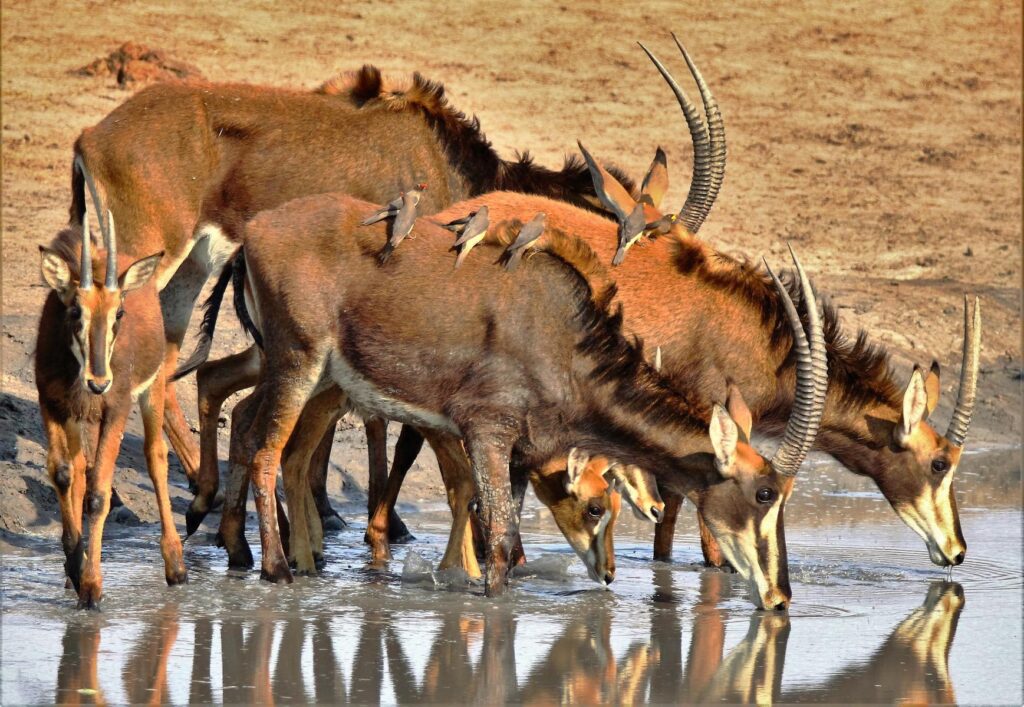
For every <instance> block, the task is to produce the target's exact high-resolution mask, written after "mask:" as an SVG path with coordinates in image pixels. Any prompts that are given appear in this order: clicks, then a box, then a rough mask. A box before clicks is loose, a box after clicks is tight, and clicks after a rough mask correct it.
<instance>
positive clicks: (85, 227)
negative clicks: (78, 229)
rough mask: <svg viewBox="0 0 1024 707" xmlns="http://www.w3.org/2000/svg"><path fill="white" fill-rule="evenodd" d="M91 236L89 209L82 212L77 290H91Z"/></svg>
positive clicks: (86, 208)
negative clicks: (80, 253)
mask: <svg viewBox="0 0 1024 707" xmlns="http://www.w3.org/2000/svg"><path fill="white" fill-rule="evenodd" d="M91 240H92V236H91V235H90V234H89V207H88V206H86V207H85V211H83V212H82V265H81V267H79V272H80V273H81V275H79V278H78V279H79V283H78V289H80V290H91V289H92V253H90V252H89V246H90V245H91V244H90V241H91Z"/></svg>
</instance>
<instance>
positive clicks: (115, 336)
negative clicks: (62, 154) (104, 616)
mask: <svg viewBox="0 0 1024 707" xmlns="http://www.w3.org/2000/svg"><path fill="white" fill-rule="evenodd" d="M76 167H77V169H78V170H79V173H80V174H81V175H82V178H83V179H84V181H85V182H87V183H88V184H89V186H90V191H91V193H92V196H93V203H94V205H95V207H96V212H97V214H98V215H99V222H100V230H101V231H102V234H103V243H104V246H105V247H106V252H103V251H99V252H97V253H95V254H94V253H92V252H91V249H92V248H91V245H92V244H91V242H90V241H91V238H90V235H89V214H88V209H87V208H83V217H82V227H81V230H80V231H79V230H77V229H67V230H65V231H62V232H61V233H60V234H58V236H57V237H56V238H55V239H54V241H53V242H52V243H51V244H50V245H49V246H40V248H39V250H40V253H41V255H42V273H43V279H44V280H45V281H46V283H47V284H48V285H49V286H50V288H51V292H50V294H49V296H48V297H47V298H46V302H45V304H44V305H43V313H42V316H41V317H40V319H39V334H38V339H37V344H36V359H35V374H36V387H37V388H38V390H39V409H40V412H41V414H42V417H43V425H44V427H45V429H46V436H47V442H48V445H49V450H48V453H47V461H46V466H47V471H48V472H49V476H50V481H51V482H52V483H53V486H54V488H55V489H56V491H57V498H58V500H59V501H60V512H61V523H62V525H63V534H62V536H61V539H62V542H63V546H64V554H65V556H66V558H67V561H66V563H65V565H64V567H65V570H66V572H67V575H68V577H69V578H70V579H71V582H72V584H73V585H74V587H75V590H76V591H77V592H78V605H79V607H84V608H92V607H95V606H96V605H97V604H98V603H99V601H100V599H101V597H102V593H103V578H102V572H101V568H100V552H101V548H102V545H103V526H104V522H105V520H106V517H107V511H108V510H109V508H110V495H111V483H112V480H113V476H114V466H115V464H116V462H117V453H118V451H119V450H120V448H121V438H122V437H123V435H124V427H125V423H126V422H127V420H128V414H129V412H131V405H132V398H133V397H135V396H138V398H139V409H140V410H141V412H142V423H143V427H144V430H145V452H146V464H147V466H148V467H149V476H150V479H152V481H153V488H154V490H155V492H156V497H157V505H158V506H159V509H160V523H161V526H162V535H161V540H160V549H161V552H162V554H163V558H164V576H165V577H166V579H167V583H168V584H178V583H180V582H184V581H185V580H186V572H185V564H184V561H183V560H182V554H181V539H180V538H179V537H178V533H177V531H176V530H175V527H174V518H173V517H172V516H171V503H170V497H169V496H168V491H167V445H166V444H165V443H164V440H163V435H162V433H161V431H160V421H161V419H162V417H163V408H164V381H165V376H164V359H163V346H162V341H163V327H162V324H161V317H160V304H159V301H158V299H157V292H156V288H155V287H154V285H153V283H152V281H151V280H152V277H153V274H154V272H155V271H156V269H157V264H158V263H159V262H160V259H161V257H162V255H163V254H162V253H159V252H158V253H155V254H152V255H150V256H148V257H146V258H143V259H141V260H137V261H134V262H132V261H131V260H130V259H128V258H124V257H118V255H117V241H116V235H115V232H114V219H113V216H112V214H111V213H110V212H109V211H108V212H107V214H106V219H104V218H103V213H104V212H103V209H102V206H101V204H100V201H99V196H98V194H97V191H96V189H95V187H94V185H93V184H92V181H91V179H90V178H89V175H88V173H87V172H86V171H85V166H84V165H83V164H82V163H81V162H80V161H79V162H77V163H76ZM126 265H127V267H125V266H126ZM119 272H120V273H121V274H120V275H118V273H119ZM87 468H88V470H89V471H88V473H87ZM83 507H84V508H85V509H87V510H88V513H89V540H88V543H89V545H88V550H86V548H85V547H84V545H83V540H82V511H83Z"/></svg>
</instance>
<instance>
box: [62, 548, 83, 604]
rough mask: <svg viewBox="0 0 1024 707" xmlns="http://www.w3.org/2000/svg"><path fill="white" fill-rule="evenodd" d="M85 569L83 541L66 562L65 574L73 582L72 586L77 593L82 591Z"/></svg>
mask: <svg viewBox="0 0 1024 707" xmlns="http://www.w3.org/2000/svg"><path fill="white" fill-rule="evenodd" d="M84 567H85V547H84V546H83V545H82V543H81V541H79V542H78V544H77V545H76V546H75V549H74V550H72V551H71V554H70V555H68V558H67V560H66V561H65V562H64V574H66V575H67V576H68V579H69V580H71V586H72V587H74V589H75V592H81V591H82V570H83V569H84Z"/></svg>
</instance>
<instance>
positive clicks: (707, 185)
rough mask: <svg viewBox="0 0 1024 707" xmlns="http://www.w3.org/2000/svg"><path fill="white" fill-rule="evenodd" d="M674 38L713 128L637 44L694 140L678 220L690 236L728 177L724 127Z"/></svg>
mask: <svg viewBox="0 0 1024 707" xmlns="http://www.w3.org/2000/svg"><path fill="white" fill-rule="evenodd" d="M672 39H673V40H675V43H676V46H678V47H679V50H680V52H681V53H682V55H683V59H685V60H686V65H687V66H688V67H689V69H690V73H691V74H692V75H693V78H694V80H695V81H696V82H697V86H698V88H699V89H700V94H701V99H702V101H703V102H704V112H705V113H706V114H707V117H708V121H709V122H710V125H709V124H708V123H705V121H704V118H703V117H702V116H701V115H700V113H699V112H698V111H697V108H696V107H695V106H694V105H693V103H691V102H690V99H689V98H687V96H686V94H685V93H684V92H683V89H682V88H681V87H680V86H679V83H678V82H677V81H676V80H675V79H674V78H673V77H672V74H671V73H669V71H668V69H666V68H665V65H664V64H662V63H661V61H659V60H658V57H656V56H655V55H654V54H653V53H652V52H651V51H650V50H649V49H648V48H647V47H645V46H644V45H643V44H640V43H639V42H638V44H640V48H641V49H643V50H644V53H645V54H647V56H648V58H649V59H650V60H651V62H653V64H654V66H655V68H657V69H658V72H659V73H660V74H661V76H662V78H663V79H665V82H666V83H667V84H668V85H669V88H671V89H672V93H674V94H675V96H676V100H677V101H678V102H679V107H680V108H681V109H682V110H683V115H684V116H685V118H686V124H687V126H688V127H689V129H690V136H691V138H692V139H693V176H692V178H691V180H690V190H689V192H688V193H687V195H686V202H685V203H684V204H683V208H682V209H680V211H679V215H678V218H679V220H681V221H682V222H683V225H684V226H686V228H687V230H689V231H690V233H694V234H695V233H697V231H699V230H700V227H701V225H702V224H703V223H704V219H705V218H707V215H708V212H709V211H710V210H711V206H712V205H713V204H714V202H715V199H716V198H717V196H718V190H719V189H720V188H721V186H722V181H723V180H724V178H725V151H726V150H725V126H724V124H723V122H722V114H721V111H719V109H718V104H717V102H716V101H715V98H714V96H713V95H712V94H711V91H710V89H709V88H708V86H707V83H705V81H704V78H703V76H701V74H700V71H698V70H697V67H696V65H695V64H694V63H693V60H692V59H690V55H689V54H688V53H687V52H686V49H684V48H683V45H682V44H681V43H680V41H679V39H678V38H677V37H676V36H675V34H673V35H672Z"/></svg>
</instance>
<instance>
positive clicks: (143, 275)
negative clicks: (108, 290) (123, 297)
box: [117, 251, 164, 292]
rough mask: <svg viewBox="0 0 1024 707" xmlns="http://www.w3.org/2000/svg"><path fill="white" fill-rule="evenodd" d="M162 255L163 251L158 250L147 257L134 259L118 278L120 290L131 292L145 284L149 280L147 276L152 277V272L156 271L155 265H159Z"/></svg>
mask: <svg viewBox="0 0 1024 707" xmlns="http://www.w3.org/2000/svg"><path fill="white" fill-rule="evenodd" d="M163 257H164V252H163V251H160V252H159V253H156V254H155V255H151V256H149V257H148V258H143V259H142V260H136V261H135V262H134V263H132V264H131V265H129V266H128V269H127V270H125V271H124V275H122V276H121V277H120V279H119V280H118V282H117V287H118V289H120V290H121V292H131V291H132V290H136V289H138V288H140V287H142V286H143V285H145V284H146V283H147V282H149V278H151V277H153V273H155V272H156V268H157V266H158V265H160V259H161V258H163Z"/></svg>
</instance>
